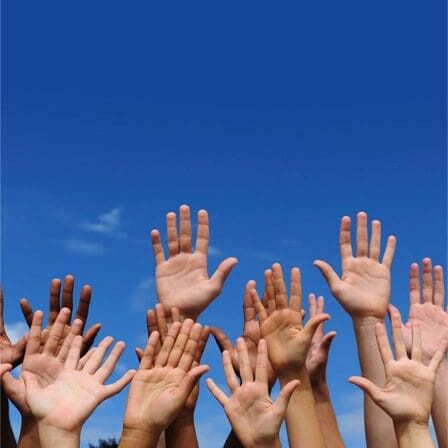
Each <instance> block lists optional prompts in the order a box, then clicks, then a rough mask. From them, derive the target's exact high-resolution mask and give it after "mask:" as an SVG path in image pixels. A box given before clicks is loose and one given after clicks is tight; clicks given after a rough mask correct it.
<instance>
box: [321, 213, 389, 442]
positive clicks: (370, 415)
mask: <svg viewBox="0 0 448 448" xmlns="http://www.w3.org/2000/svg"><path fill="white" fill-rule="evenodd" d="M357 218H358V222H357V227H356V255H354V253H353V251H352V244H351V236H350V232H351V220H350V218H349V217H348V216H344V217H343V218H342V220H341V226H340V233H339V247H340V252H341V261H342V276H341V277H339V276H338V275H337V274H336V272H335V271H334V270H333V268H332V267H331V266H330V265H329V264H328V263H325V262H324V261H321V260H316V261H315V262H314V265H315V266H316V267H318V268H319V270H320V271H321V273H322V274H323V276H324V277H325V280H326V281H327V283H328V286H329V287H330V290H331V292H332V294H333V296H334V297H335V298H336V300H337V301H338V302H339V303H340V304H341V305H342V307H343V308H344V309H345V311H347V313H348V314H349V315H350V316H351V318H352V319H353V324H354V328H355V335H356V342H357V346H358V355H359V360H360V365H361V370H362V373H363V375H364V376H365V377H367V378H369V379H370V380H371V381H375V382H377V383H381V382H383V381H384V371H383V369H382V368H381V364H380V363H381V360H380V354H379V352H378V347H377V345H376V344H375V342H374V340H375V339H374V332H375V324H376V323H377V322H383V321H384V318H385V316H386V312H387V306H388V303H389V300H390V282H391V276H390V267H391V264H392V261H393V257H394V252H395V246H396V239H395V237H394V236H389V237H388V239H387V244H386V249H385V251H384V255H383V259H382V261H380V252H381V223H380V222H379V221H372V232H371V233H372V235H371V238H370V243H369V238H368V232H367V214H366V213H365V212H360V213H358V217H357ZM364 419H365V428H366V439H367V446H368V447H369V448H395V447H396V446H397V445H396V440H395V434H394V428H393V425H392V421H391V419H390V418H389V417H388V416H387V414H385V413H384V412H382V410H381V409H379V408H378V407H377V406H376V405H375V404H374V403H373V401H372V400H371V399H370V398H369V397H368V396H367V397H366V398H365V401H364Z"/></svg>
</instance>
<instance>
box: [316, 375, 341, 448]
mask: <svg viewBox="0 0 448 448" xmlns="http://www.w3.org/2000/svg"><path fill="white" fill-rule="evenodd" d="M311 387H312V390H313V396H314V401H315V402H316V412H317V419H318V420H319V423H320V427H321V429H322V434H323V436H324V439H325V444H326V445H327V447H332V448H333V447H334V448H343V447H344V446H345V445H344V441H343V439H342V435H341V433H340V431H339V427H338V422H337V420H336V415H335V413H334V409H333V406H332V405H331V399H330V391H329V389H328V386H327V384H326V382H325V381H323V380H322V381H320V382H317V383H312V385H311Z"/></svg>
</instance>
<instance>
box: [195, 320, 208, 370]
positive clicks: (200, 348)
mask: <svg viewBox="0 0 448 448" xmlns="http://www.w3.org/2000/svg"><path fill="white" fill-rule="evenodd" d="M209 335H210V327H208V326H205V327H203V328H202V331H201V335H200V336H199V342H198V345H197V347H196V353H195V355H194V361H195V362H197V363H198V364H199V363H200V362H201V358H202V354H203V353H204V350H205V347H206V345H207V341H208V337H209Z"/></svg>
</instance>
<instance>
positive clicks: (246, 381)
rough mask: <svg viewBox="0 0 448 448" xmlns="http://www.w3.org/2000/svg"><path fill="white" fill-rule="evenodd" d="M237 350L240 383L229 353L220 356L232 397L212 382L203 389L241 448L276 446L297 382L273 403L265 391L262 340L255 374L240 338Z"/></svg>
mask: <svg viewBox="0 0 448 448" xmlns="http://www.w3.org/2000/svg"><path fill="white" fill-rule="evenodd" d="M237 351H238V358H239V362H238V364H239V366H240V376H241V384H240V382H239V380H238V377H237V376H236V373H235V370H234V368H233V365H232V361H231V359H230V354H229V352H228V351H226V350H225V351H224V352H223V354H222V362H223V366H224V372H225V375H226V380H227V385H228V386H229V389H230V391H231V393H232V395H231V396H230V397H228V396H227V395H226V394H225V393H224V392H223V391H222V390H221V389H220V388H219V387H218V386H217V385H216V384H215V383H214V381H213V380H212V379H208V380H207V386H208V388H209V389H210V392H211V393H212V394H213V396H214V397H215V398H216V399H217V400H218V401H219V403H220V404H221V405H222V406H223V408H224V410H225V412H226V415H227V417H228V419H229V421H230V423H231V424H232V427H233V429H234V431H235V433H236V435H237V437H238V440H239V441H240V442H241V444H242V446H244V447H245V448H251V447H258V448H260V447H269V448H273V447H276V446H280V440H279V430H280V425H281V423H282V421H283V419H284V418H285V415H286V410H287V407H288V403H289V400H290V399H291V395H292V393H293V392H294V390H295V389H296V387H297V386H298V385H299V384H300V382H299V381H298V380H293V381H290V382H288V383H287V384H285V385H284V386H283V388H282V390H281V392H280V395H279V397H278V399H277V401H276V402H275V403H274V402H272V400H271V398H270V396H269V389H268V370H267V368H268V357H267V347H266V341H265V340H264V339H261V340H260V341H259V342H258V349H257V361H256V369H255V375H254V372H253V371H252V368H251V365H250V361H249V354H248V351H247V347H246V343H245V342H244V339H243V338H239V339H238V341H237Z"/></svg>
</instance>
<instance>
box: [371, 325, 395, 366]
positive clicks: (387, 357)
mask: <svg viewBox="0 0 448 448" xmlns="http://www.w3.org/2000/svg"><path fill="white" fill-rule="evenodd" d="M375 336H376V342H377V344H378V350H379V351H380V355H381V359H382V361H383V365H384V367H386V366H387V364H389V363H390V362H391V361H393V359H394V357H393V355H392V350H391V348H390V344H389V340H388V338H387V333H386V328H385V326H384V324H382V323H379V322H378V323H377V324H376V325H375Z"/></svg>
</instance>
